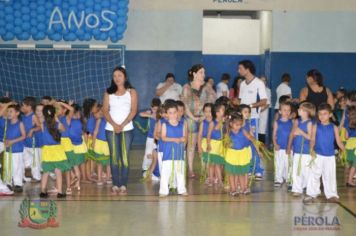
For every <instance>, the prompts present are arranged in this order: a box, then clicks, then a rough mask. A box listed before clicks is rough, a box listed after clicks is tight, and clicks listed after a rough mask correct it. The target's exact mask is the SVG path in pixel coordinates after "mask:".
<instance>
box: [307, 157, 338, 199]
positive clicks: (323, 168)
mask: <svg viewBox="0 0 356 236" xmlns="http://www.w3.org/2000/svg"><path fill="white" fill-rule="evenodd" d="M320 177H321V178H322V180H323V186H324V193H325V196H326V198H327V199H329V198H332V197H337V198H339V196H338V195H337V187H336V163H335V156H321V155H317V156H316V159H315V161H314V163H313V164H312V166H311V171H310V177H309V181H308V186H307V195H309V196H311V197H317V196H318V195H319V194H320Z"/></svg>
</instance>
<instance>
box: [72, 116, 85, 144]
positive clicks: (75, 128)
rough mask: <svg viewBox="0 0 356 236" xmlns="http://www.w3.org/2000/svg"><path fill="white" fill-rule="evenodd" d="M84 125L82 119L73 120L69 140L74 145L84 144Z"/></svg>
mask: <svg viewBox="0 0 356 236" xmlns="http://www.w3.org/2000/svg"><path fill="white" fill-rule="evenodd" d="M82 135H83V124H82V122H81V120H80V119H72V120H71V122H70V127H69V138H70V140H71V141H72V143H73V144H74V145H80V144H82V143H83V138H82Z"/></svg>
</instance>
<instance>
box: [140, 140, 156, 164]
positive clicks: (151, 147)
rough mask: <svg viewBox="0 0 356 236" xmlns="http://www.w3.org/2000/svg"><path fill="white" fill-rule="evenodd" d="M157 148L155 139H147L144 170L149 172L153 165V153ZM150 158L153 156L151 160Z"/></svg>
mask: <svg viewBox="0 0 356 236" xmlns="http://www.w3.org/2000/svg"><path fill="white" fill-rule="evenodd" d="M156 147H157V145H156V144H155V140H154V139H153V138H148V137H147V139H146V148H145V155H144V156H143V162H142V170H148V168H150V165H151V163H152V152H153V150H154V149H155V148H156ZM149 156H151V157H150V158H149Z"/></svg>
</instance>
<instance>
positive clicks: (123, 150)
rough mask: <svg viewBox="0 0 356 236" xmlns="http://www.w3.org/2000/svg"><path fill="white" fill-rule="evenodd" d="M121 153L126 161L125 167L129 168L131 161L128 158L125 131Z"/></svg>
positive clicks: (122, 133)
mask: <svg viewBox="0 0 356 236" xmlns="http://www.w3.org/2000/svg"><path fill="white" fill-rule="evenodd" d="M121 154H122V159H123V161H124V167H125V168H127V167H128V166H129V162H128V160H127V152H126V140H125V132H121Z"/></svg>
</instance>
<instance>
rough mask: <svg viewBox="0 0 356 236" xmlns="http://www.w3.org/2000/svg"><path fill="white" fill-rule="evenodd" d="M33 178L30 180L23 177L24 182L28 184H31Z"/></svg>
mask: <svg viewBox="0 0 356 236" xmlns="http://www.w3.org/2000/svg"><path fill="white" fill-rule="evenodd" d="M31 180H32V179H31V178H28V177H23V181H25V182H26V183H28V182H31Z"/></svg>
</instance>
